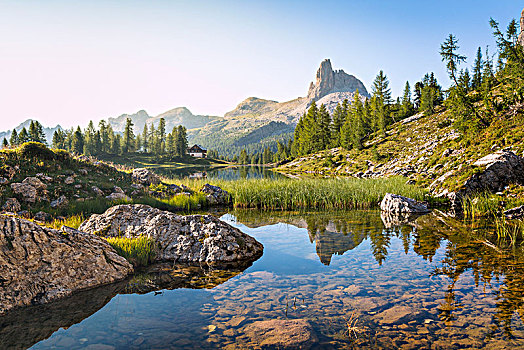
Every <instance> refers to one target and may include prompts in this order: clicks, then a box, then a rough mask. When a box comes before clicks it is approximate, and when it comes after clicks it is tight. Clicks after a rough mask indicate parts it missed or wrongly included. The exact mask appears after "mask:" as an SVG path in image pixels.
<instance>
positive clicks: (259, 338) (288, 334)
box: [243, 319, 318, 349]
mask: <svg viewBox="0 0 524 350" xmlns="http://www.w3.org/2000/svg"><path fill="white" fill-rule="evenodd" d="M243 332H244V334H245V335H246V336H248V337H249V338H251V339H252V340H253V341H254V342H256V343H257V344H258V345H260V346H261V347H262V348H263V349H265V348H270V349H273V348H277V349H310V348H311V347H312V346H313V345H314V344H315V343H317V342H318V338H317V335H316V334H315V331H314V330H313V327H312V326H311V324H310V323H309V322H308V321H307V320H304V319H296V320H267V321H256V322H253V323H252V324H250V325H247V326H246V327H244V329H243Z"/></svg>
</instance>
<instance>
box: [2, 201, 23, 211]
mask: <svg viewBox="0 0 524 350" xmlns="http://www.w3.org/2000/svg"><path fill="white" fill-rule="evenodd" d="M2 210H3V211H7V212H9V213H17V212H19V211H20V210H22V206H21V205H20V202H18V200H17V199H16V198H7V200H6V201H5V203H4V205H2Z"/></svg>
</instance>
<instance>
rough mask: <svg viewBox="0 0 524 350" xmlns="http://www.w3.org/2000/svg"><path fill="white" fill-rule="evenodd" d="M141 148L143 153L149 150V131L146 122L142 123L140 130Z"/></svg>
mask: <svg viewBox="0 0 524 350" xmlns="http://www.w3.org/2000/svg"><path fill="white" fill-rule="evenodd" d="M142 148H143V150H144V153H147V152H148V151H149V131H148V129H147V123H144V130H143V131H142Z"/></svg>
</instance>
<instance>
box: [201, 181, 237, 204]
mask: <svg viewBox="0 0 524 350" xmlns="http://www.w3.org/2000/svg"><path fill="white" fill-rule="evenodd" d="M200 192H202V193H204V194H206V199H207V201H208V203H209V204H211V205H217V204H226V203H228V202H229V198H230V195H229V192H227V191H225V190H223V189H221V188H220V187H218V186H213V185H210V184H205V185H204V186H202V188H201V189H200Z"/></svg>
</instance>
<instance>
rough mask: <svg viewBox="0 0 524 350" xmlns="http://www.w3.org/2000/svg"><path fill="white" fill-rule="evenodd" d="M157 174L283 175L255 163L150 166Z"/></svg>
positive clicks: (221, 177)
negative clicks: (212, 165)
mask: <svg viewBox="0 0 524 350" xmlns="http://www.w3.org/2000/svg"><path fill="white" fill-rule="evenodd" d="M152 170H154V171H155V172H156V173H157V174H160V175H163V176H166V177H168V178H172V179H182V178H190V179H218V180H238V179H279V178H284V177H285V176H284V175H282V174H280V173H277V172H274V171H272V170H271V168H268V167H265V166H257V165H252V166H251V165H244V166H243V165H239V166H223V167H209V166H203V167H194V166H193V167H178V168H175V167H157V168H152Z"/></svg>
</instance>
